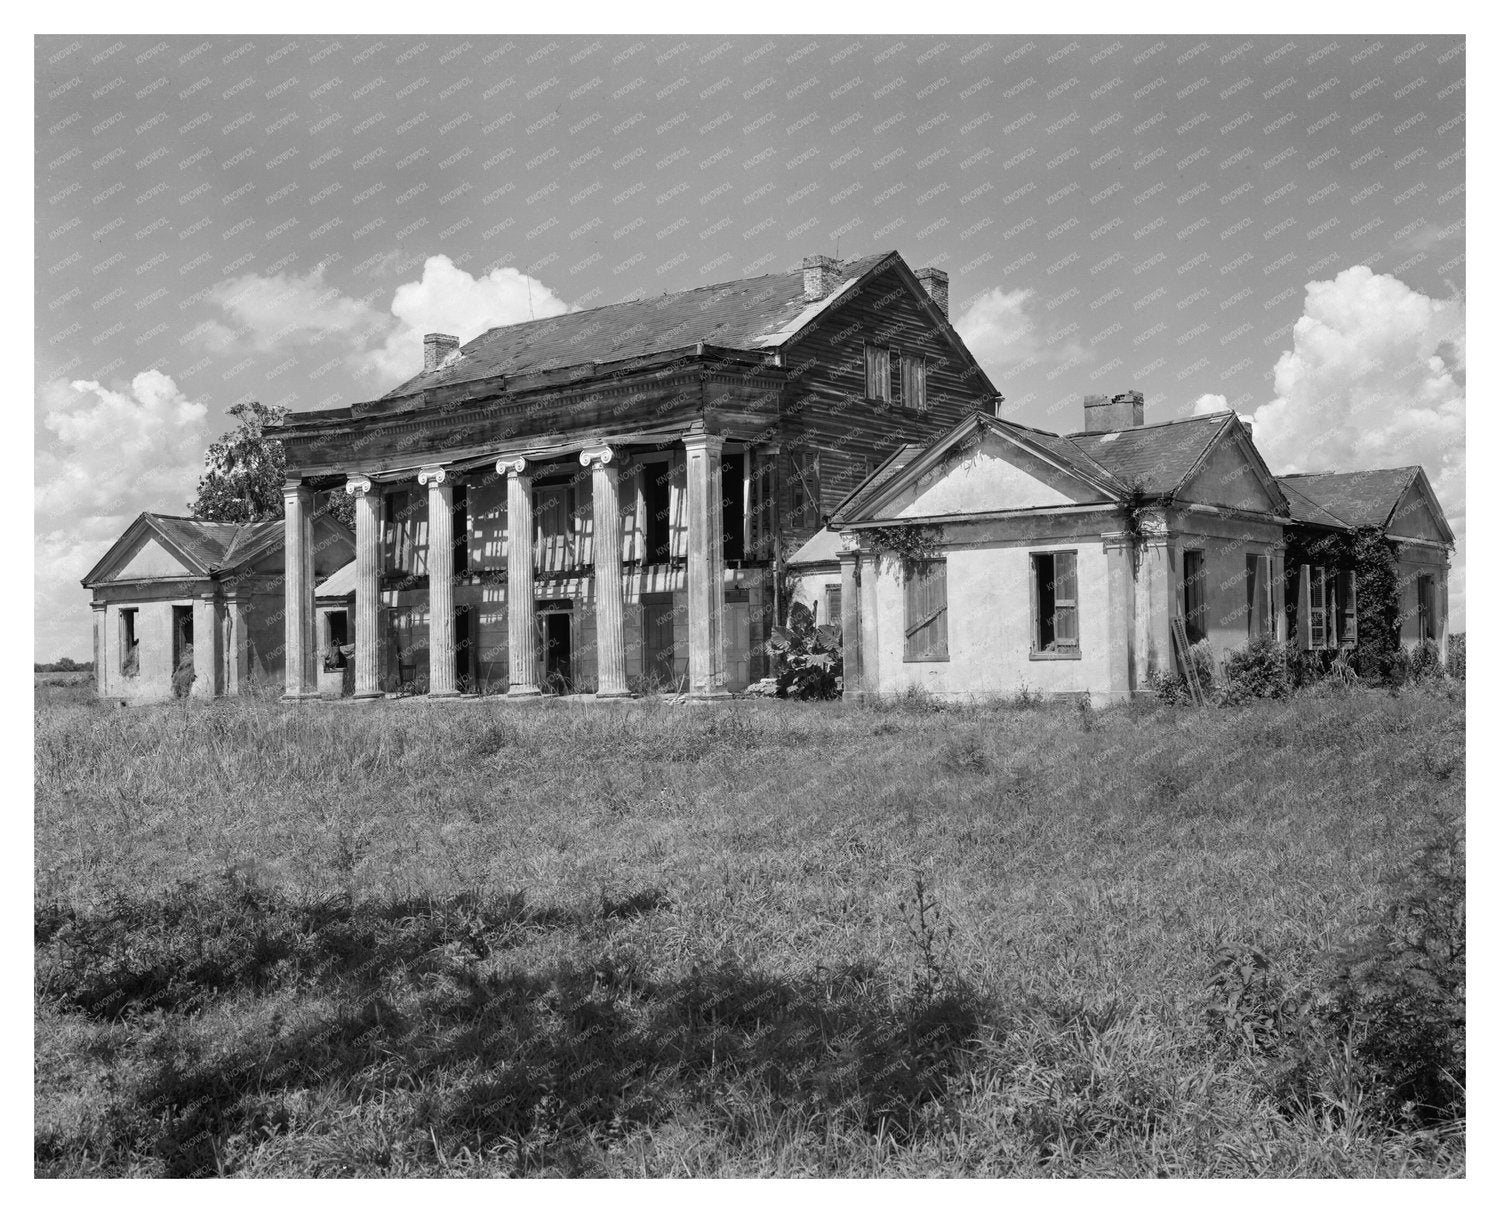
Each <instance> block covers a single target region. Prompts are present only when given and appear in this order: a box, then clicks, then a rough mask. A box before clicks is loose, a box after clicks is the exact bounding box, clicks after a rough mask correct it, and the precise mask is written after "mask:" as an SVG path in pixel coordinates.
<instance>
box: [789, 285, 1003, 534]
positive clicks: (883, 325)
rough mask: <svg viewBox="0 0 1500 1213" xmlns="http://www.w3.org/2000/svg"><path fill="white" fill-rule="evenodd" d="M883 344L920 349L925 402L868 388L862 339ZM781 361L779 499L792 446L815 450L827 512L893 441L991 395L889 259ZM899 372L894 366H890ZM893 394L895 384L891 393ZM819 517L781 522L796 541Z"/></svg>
mask: <svg viewBox="0 0 1500 1213" xmlns="http://www.w3.org/2000/svg"><path fill="white" fill-rule="evenodd" d="M867 343H869V344H876V345H883V346H886V347H888V348H891V349H894V350H896V351H898V352H899V353H900V354H901V355H903V356H904V355H908V354H910V355H913V356H919V357H921V358H922V359H923V361H924V363H925V367H926V371H925V374H926V408H925V409H924V410H921V411H918V410H916V409H913V408H908V407H906V406H905V404H903V403H902V402H901V401H900V400H899V399H898V400H896V401H894V402H892V403H884V402H879V401H873V400H870V399H868V398H867V397H866V396H865V345H866V344H867ZM783 362H784V364H785V369H786V372H787V377H788V380H789V383H788V386H787V388H786V395H787V403H786V405H785V406H784V409H783V434H784V439H783V444H782V454H781V459H780V461H779V469H778V470H779V473H780V479H781V482H782V489H781V503H782V507H783V509H786V508H788V507H789V505H790V497H791V495H792V489H791V486H790V485H789V484H788V483H787V481H788V477H790V476H791V474H792V451H793V450H794V449H796V448H798V447H799V446H800V447H803V448H811V449H815V450H816V451H817V452H818V471H819V482H820V483H819V496H820V506H821V508H820V511H819V512H820V513H821V514H827V513H830V512H831V511H832V509H833V507H834V506H835V505H837V504H838V503H839V501H841V500H842V499H843V498H844V497H845V496H846V495H847V494H848V493H850V492H851V491H853V489H854V488H855V486H856V485H857V484H859V482H860V481H861V480H863V479H864V478H865V476H866V475H867V474H868V473H869V471H871V470H873V469H874V467H875V466H876V464H878V463H880V462H881V461H882V460H883V459H884V458H885V457H886V456H887V455H889V454H890V453H891V451H892V450H893V449H895V448H896V447H897V446H899V445H901V444H902V443H906V442H928V441H931V440H932V439H933V438H935V437H937V435H939V434H941V433H942V432H943V431H945V430H947V429H948V428H949V427H950V426H953V425H955V424H956V423H957V422H959V421H961V420H962V419H963V418H964V417H965V416H967V415H968V414H969V413H970V412H972V411H973V410H974V409H975V408H980V407H986V406H988V405H989V402H990V397H989V396H988V394H987V391H986V389H985V388H984V387H983V385H982V384H981V383H980V382H979V379H978V377H977V376H975V375H974V374H973V373H972V371H971V368H970V366H969V365H968V364H967V363H966V362H965V361H964V360H963V359H962V358H961V356H960V355H959V354H958V352H957V351H956V350H955V349H954V348H953V346H952V344H951V343H950V342H949V340H948V338H947V336H946V335H945V334H944V333H943V332H942V331H941V330H939V329H935V327H934V323H933V320H932V319H931V317H930V315H929V313H928V311H927V309H926V308H925V307H923V306H922V304H921V302H920V301H919V300H918V299H916V298H914V297H913V295H912V293H911V291H910V289H909V288H908V287H907V285H906V283H905V282H904V280H903V279H902V278H901V276H900V275H899V273H898V272H897V271H896V270H895V269H891V270H887V271H886V272H885V273H883V274H880V275H878V276H877V277H875V278H873V279H871V280H870V282H868V283H867V284H866V285H865V286H864V287H863V288H862V289H861V290H860V291H859V293H858V294H856V295H854V296H853V297H852V298H850V299H849V300H848V301H846V302H843V303H841V304H839V305H838V306H835V307H833V308H831V309H829V311H828V312H827V313H826V314H825V315H824V316H823V317H822V318H821V319H820V320H819V321H818V322H817V323H816V324H815V325H814V326H813V327H812V328H811V329H809V331H808V332H807V333H806V334H804V335H803V336H801V337H799V338H798V339H797V340H796V341H795V342H794V343H793V344H791V345H790V346H788V347H787V348H786V350H785V351H784V354H783ZM892 373H893V375H896V376H899V374H900V372H899V364H898V367H897V368H896V369H895V370H894V371H893V372H892ZM893 394H894V395H896V396H898V397H899V396H900V395H901V393H900V391H899V389H898V390H896V391H895V392H894V393H893ZM818 525H821V523H816V524H804V525H802V526H798V527H795V528H793V527H790V526H789V527H788V528H787V530H788V534H790V535H792V536H794V543H800V542H803V541H805V540H806V539H807V538H809V537H810V536H811V535H812V534H813V532H814V531H816V530H817V529H818Z"/></svg>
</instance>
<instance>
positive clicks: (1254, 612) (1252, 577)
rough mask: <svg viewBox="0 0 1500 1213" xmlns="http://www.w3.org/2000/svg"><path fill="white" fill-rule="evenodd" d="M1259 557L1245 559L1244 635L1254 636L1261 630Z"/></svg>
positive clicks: (1260, 558)
mask: <svg viewBox="0 0 1500 1213" xmlns="http://www.w3.org/2000/svg"><path fill="white" fill-rule="evenodd" d="M1261 560H1262V557H1260V556H1246V557H1245V634H1246V635H1247V636H1255V635H1257V634H1258V633H1259V632H1260V630H1261V607H1260V562H1261Z"/></svg>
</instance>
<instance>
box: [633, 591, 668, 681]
mask: <svg viewBox="0 0 1500 1213" xmlns="http://www.w3.org/2000/svg"><path fill="white" fill-rule="evenodd" d="M675 619H676V610H675V609H674V607H673V603H672V595H671V594H642V595H641V650H642V652H641V656H642V658H643V661H642V665H643V667H644V671H643V672H644V674H645V679H646V684H647V686H649V687H652V688H653V689H660V690H669V689H671V687H672V686H673V685H674V684H675V683H676V681H677V679H676V675H675V674H674V673H673V670H672V662H673V657H674V654H675V652H676V627H675Z"/></svg>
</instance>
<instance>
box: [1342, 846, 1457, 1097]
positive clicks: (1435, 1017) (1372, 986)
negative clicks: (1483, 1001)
mask: <svg viewBox="0 0 1500 1213" xmlns="http://www.w3.org/2000/svg"><path fill="white" fill-rule="evenodd" d="M1460 831H1461V824H1460V822H1458V821H1446V822H1445V821H1439V822H1438V823H1437V826H1436V828H1435V829H1434V830H1433V831H1432V832H1431V833H1430V834H1429V836H1428V838H1427V839H1426V840H1425V841H1424V843H1423V845H1422V848H1421V850H1420V851H1418V852H1417V853H1416V855H1415V856H1414V857H1413V858H1412V860H1411V862H1410V863H1409V865H1408V867H1407V870H1406V871H1405V872H1404V873H1403V874H1402V875H1401V877H1400V878H1399V879H1398V881H1397V882H1396V883H1395V884H1394V886H1393V888H1392V889H1391V896H1390V898H1389V899H1388V901H1387V902H1386V904H1385V905H1384V906H1382V907H1381V908H1380V909H1379V910H1378V911H1376V912H1375V913H1374V914H1372V915H1370V916H1368V917H1367V918H1366V919H1365V920H1364V921H1363V922H1362V923H1361V924H1360V927H1361V930H1360V932H1359V934H1358V935H1357V936H1356V938H1355V939H1354V940H1352V941H1351V942H1349V943H1347V944H1345V945H1344V946H1343V948H1341V949H1340V951H1339V954H1338V958H1337V959H1338V965H1337V974H1336V977H1335V980H1334V986H1333V994H1334V998H1335V1021H1336V1024H1337V1026H1338V1027H1339V1028H1340V1029H1341V1030H1342V1031H1343V1032H1345V1033H1347V1034H1348V1035H1349V1036H1351V1037H1352V1039H1353V1040H1354V1042H1355V1043H1354V1054H1355V1056H1356V1057H1357V1058H1358V1060H1359V1061H1360V1063H1361V1064H1362V1066H1363V1068H1364V1069H1365V1071H1366V1073H1367V1074H1368V1075H1369V1076H1370V1077H1371V1078H1372V1079H1373V1080H1374V1082H1375V1086H1376V1087H1377V1088H1378V1090H1379V1093H1380V1095H1381V1097H1382V1100H1383V1102H1384V1104H1385V1106H1386V1110H1387V1111H1388V1112H1389V1113H1391V1114H1392V1115H1393V1116H1395V1117H1397V1118H1398V1119H1403V1120H1417V1121H1423V1122H1432V1121H1436V1120H1442V1119H1447V1118H1450V1117H1461V1116H1463V1115H1464V1083H1465V1053H1466V1050H1465V1044H1464V1034H1465V1011H1464V988H1465V955H1466V947H1465V884H1464V844H1463V838H1462V834H1461V832H1460Z"/></svg>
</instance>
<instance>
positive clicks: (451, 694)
mask: <svg viewBox="0 0 1500 1213" xmlns="http://www.w3.org/2000/svg"><path fill="white" fill-rule="evenodd" d="M458 697H459V695H458V692H457V691H428V692H427V698H428V699H457V698H458Z"/></svg>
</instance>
